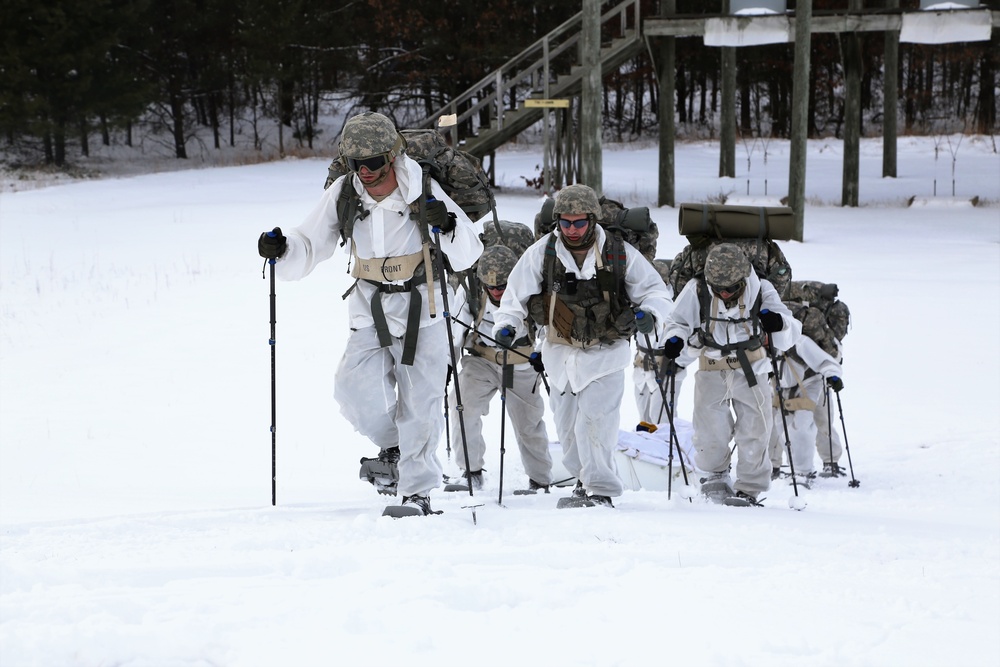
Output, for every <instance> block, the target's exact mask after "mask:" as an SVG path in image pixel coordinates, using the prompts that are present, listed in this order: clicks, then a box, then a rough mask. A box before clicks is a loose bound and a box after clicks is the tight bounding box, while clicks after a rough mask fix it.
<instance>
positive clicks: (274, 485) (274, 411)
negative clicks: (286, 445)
mask: <svg viewBox="0 0 1000 667" xmlns="http://www.w3.org/2000/svg"><path fill="white" fill-rule="evenodd" d="M268 234H269V235H270V236H274V232H268ZM276 261H277V260H275V259H273V258H272V259H269V260H267V263H268V264H270V265H271V338H270V339H268V341H267V342H268V345H270V347H271V507H274V506H275V505H276V504H277V502H278V481H277V480H278V475H277V457H278V456H277V455H278V440H277V438H278V435H277V433H278V432H277V422H278V408H277V405H278V402H277V383H276V382H275V364H274V353H275V347H276V345H275V334H274V328H275V327H274V325H275V322H276V321H277V318H276V314H277V308H276V305H275V297H274V264H275V262H276Z"/></svg>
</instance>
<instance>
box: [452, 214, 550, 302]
mask: <svg viewBox="0 0 1000 667" xmlns="http://www.w3.org/2000/svg"><path fill="white" fill-rule="evenodd" d="M479 239H480V240H481V241H482V242H483V249H486V248H489V247H490V246H495V245H503V246H507V247H508V248H510V249H511V250H513V251H514V254H515V255H517V256H518V257H520V256H521V255H523V254H524V251H525V250H527V249H528V246H530V245H531V244H533V243H534V242H535V237H534V234H532V232H531V228H530V227H528V226H527V225H525V224H524V223H521V222H513V221H511V220H496V221H494V222H493V223H489V222H487V223H486V224H485V225H483V231H482V233H481V234H480V235H479ZM478 264H479V260H476V262H475V263H474V264H473V265H472V266H471V267H470V268H468V269H466V270H465V271H458V272H453V273H452V274H451V277H450V278H449V280H450V281H451V286H452V288H453V289H457V288H458V286H459V285H461V286H462V287H464V288H465V292H466V295H467V297H468V300H469V312H471V313H472V314H473V316H474V317H475V316H476V314H477V313H479V312H480V309H481V306H482V299H483V287H484V286H483V285H481V284H480V281H479V274H478V273H477V268H478Z"/></svg>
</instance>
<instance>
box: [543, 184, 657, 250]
mask: <svg viewBox="0 0 1000 667" xmlns="http://www.w3.org/2000/svg"><path fill="white" fill-rule="evenodd" d="M599 203H600V205H601V219H600V220H598V223H599V224H600V225H601V226H602V227H604V229H605V231H610V232H613V233H616V234H618V235H620V236H621V237H622V239H623V240H624V241H625V242H626V243H629V244H631V245H632V246H633V247H634V248H635V249H636V250H638V251H639V252H641V253H642V255H643V257H645V258H646V259H648V260H649V261H651V262H652V261H653V259H654V258H655V257H656V242H657V239H659V237H660V230H659V229H658V228H657V226H656V223H655V222H653V220H652V219H651V218H650V217H649V208H648V207H646V206H637V207H635V208H625V207H624V206H623V205H622V204H621V202H617V201H615V200H614V199H608V198H607V197H601V198H600V200H599ZM554 206H555V200H554V199H552V198H551V197H547V198H546V199H545V201H544V202H543V203H542V210H541V211H539V212H538V213H537V214H536V215H535V238H536V239H540V238H542V237H543V236H545V235H546V234H548V233H549V232H551V231H552V230H553V229H555V227H556V221H555V219H554V218H553V217H552V209H553V207H554Z"/></svg>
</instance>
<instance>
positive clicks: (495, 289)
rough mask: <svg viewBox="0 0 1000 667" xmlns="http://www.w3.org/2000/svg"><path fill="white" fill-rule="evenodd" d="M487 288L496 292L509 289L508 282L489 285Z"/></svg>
mask: <svg viewBox="0 0 1000 667" xmlns="http://www.w3.org/2000/svg"><path fill="white" fill-rule="evenodd" d="M486 289H491V290H493V291H494V292H502V291H504V290H505V289H507V283H504V284H503V285H487V286H486Z"/></svg>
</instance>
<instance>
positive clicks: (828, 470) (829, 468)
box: [819, 463, 847, 477]
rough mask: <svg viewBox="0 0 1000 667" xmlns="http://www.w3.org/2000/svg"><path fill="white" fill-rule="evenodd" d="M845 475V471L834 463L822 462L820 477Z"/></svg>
mask: <svg viewBox="0 0 1000 667" xmlns="http://www.w3.org/2000/svg"><path fill="white" fill-rule="evenodd" d="M845 475H847V471H846V470H844V469H843V468H841V467H840V466H839V465H837V464H836V463H824V464H823V472H821V473H820V474H819V476H820V477H844V476H845Z"/></svg>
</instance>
